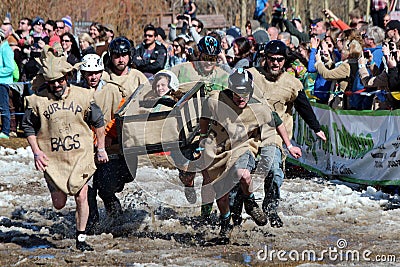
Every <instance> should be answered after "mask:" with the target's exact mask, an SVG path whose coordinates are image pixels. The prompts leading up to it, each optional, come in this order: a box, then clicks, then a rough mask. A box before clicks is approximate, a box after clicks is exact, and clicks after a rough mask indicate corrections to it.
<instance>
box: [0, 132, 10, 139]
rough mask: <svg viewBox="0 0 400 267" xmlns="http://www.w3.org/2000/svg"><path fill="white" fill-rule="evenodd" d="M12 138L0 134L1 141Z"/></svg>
mask: <svg viewBox="0 0 400 267" xmlns="http://www.w3.org/2000/svg"><path fill="white" fill-rule="evenodd" d="M9 138H10V137H9V136H8V135H6V134H5V133H3V132H1V133H0V139H9Z"/></svg>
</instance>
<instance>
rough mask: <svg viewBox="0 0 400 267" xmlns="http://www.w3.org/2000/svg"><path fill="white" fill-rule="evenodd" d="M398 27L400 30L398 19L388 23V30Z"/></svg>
mask: <svg viewBox="0 0 400 267" xmlns="http://www.w3.org/2000/svg"><path fill="white" fill-rule="evenodd" d="M394 29H397V30H398V31H399V32H400V21H398V20H391V21H389V22H388V24H387V25H386V31H390V30H394Z"/></svg>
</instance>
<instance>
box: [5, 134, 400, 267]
mask: <svg viewBox="0 0 400 267" xmlns="http://www.w3.org/2000/svg"><path fill="white" fill-rule="evenodd" d="M17 142H19V143H18V144H17V145H15V143H16V141H15V140H14V141H13V142H11V143H12V144H13V145H5V143H4V142H3V143H2V144H1V145H0V146H9V147H10V146H14V148H17V147H19V146H20V145H22V146H24V144H26V143H24V142H26V141H24V140H23V139H21V140H18V141H17ZM0 152H1V153H0V154H1V155H0V265H1V266H36V265H43V266H298V265H302V264H304V265H306V266H311V265H318V266H321V265H325V266H332V265H338V266H349V265H354V266H399V265H400V249H399V247H400V245H399V240H400V232H399V228H400V227H399V226H400V209H389V210H387V209H386V207H388V203H389V202H391V201H392V202H393V201H394V199H393V197H391V196H388V195H385V194H383V193H381V192H376V191H374V190H373V189H371V188H369V189H368V190H369V191H363V189H365V188H363V187H357V186H352V187H349V186H346V185H344V184H342V183H340V182H338V181H328V180H326V179H323V178H320V177H316V176H315V175H314V174H312V173H309V172H307V171H305V170H303V169H299V168H293V169H291V171H290V174H291V175H290V176H289V177H290V178H289V179H287V180H285V182H284V185H283V188H282V196H281V197H282V203H281V206H280V209H279V210H280V212H279V214H280V216H281V217H282V219H283V221H284V227H282V228H278V229H277V228H271V227H270V226H269V225H267V226H264V227H258V226H256V224H255V223H254V222H253V221H252V220H251V219H250V218H249V217H248V216H247V215H246V214H243V216H244V218H245V220H244V223H243V225H242V226H241V227H237V228H235V229H234V230H233V232H232V233H231V235H230V239H229V243H226V240H225V239H221V238H219V237H218V231H219V229H218V225H217V224H216V222H217V214H216V213H214V214H213V218H214V221H213V222H212V223H211V225H201V224H199V220H198V216H199V215H200V208H199V207H198V206H196V205H194V206H190V205H188V203H187V202H186V200H185V198H184V194H183V191H182V190H181V189H176V187H172V185H176V176H177V173H176V171H175V170H170V169H168V168H165V167H167V166H168V162H167V160H166V158H165V157H164V156H154V157H153V158H152V159H153V163H154V164H149V162H148V161H142V163H141V167H140V168H139V170H138V177H137V178H136V179H137V180H138V182H139V185H140V181H144V180H145V181H146V182H147V183H148V184H150V185H151V187H152V188H154V192H158V193H156V194H155V193H154V192H153V191H152V190H150V189H146V190H144V189H143V187H140V186H139V185H138V183H135V182H133V183H130V184H128V185H127V186H126V188H125V189H124V191H123V192H121V193H119V194H118V196H119V198H120V199H121V202H122V204H123V207H124V214H122V215H121V216H120V217H118V218H115V219H110V218H108V217H107V216H106V214H105V212H104V209H103V208H102V202H101V200H100V199H99V205H100V208H101V210H100V211H101V223H100V225H99V227H98V229H97V231H98V233H97V234H95V235H91V236H88V238H87V241H88V243H90V244H92V245H93V247H94V249H95V251H94V252H85V253H82V252H80V251H77V250H76V249H75V246H74V245H75V241H74V231H73V229H74V227H75V226H74V224H75V219H74V210H75V209H74V202H73V198H69V199H68V202H67V206H66V207H65V208H64V209H62V210H61V211H57V210H55V209H54V208H52V205H51V201H50V198H49V193H48V191H47V188H46V185H45V182H44V180H43V179H42V178H41V174H40V173H39V172H36V171H34V170H33V165H32V158H31V155H30V154H29V151H25V150H23V149H22V150H21V149H20V150H17V152H15V151H14V150H6V151H5V150H4V149H3V151H1V150H0ZM155 166H156V167H158V166H161V167H160V168H156V167H155ZM200 183H201V181H200V176H199V177H198V178H197V179H196V188H197V189H198V188H199V186H200ZM197 193H198V197H200V195H199V190H197ZM262 196H263V193H262V190H261V189H260V188H259V189H257V191H256V198H257V201H258V202H259V203H260V202H261V199H262ZM168 203H169V204H168ZM171 203H172V204H171ZM179 203H181V204H182V205H179ZM214 210H216V206H215V205H214ZM101 232H104V233H101ZM357 256H358V258H357ZM393 256H394V257H396V259H394V257H393ZM378 260H380V262H378ZM393 260H396V262H393ZM382 261H383V262H382Z"/></svg>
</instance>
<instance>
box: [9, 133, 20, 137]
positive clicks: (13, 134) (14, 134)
mask: <svg viewBox="0 0 400 267" xmlns="http://www.w3.org/2000/svg"><path fill="white" fill-rule="evenodd" d="M10 137H18V135H17V133H16V132H10Z"/></svg>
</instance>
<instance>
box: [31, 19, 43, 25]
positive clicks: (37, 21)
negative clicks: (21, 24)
mask: <svg viewBox="0 0 400 267" xmlns="http://www.w3.org/2000/svg"><path fill="white" fill-rule="evenodd" d="M39 23H41V24H44V20H43V19H42V18H41V17H36V18H34V19H33V20H32V26H34V25H36V24H39Z"/></svg>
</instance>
